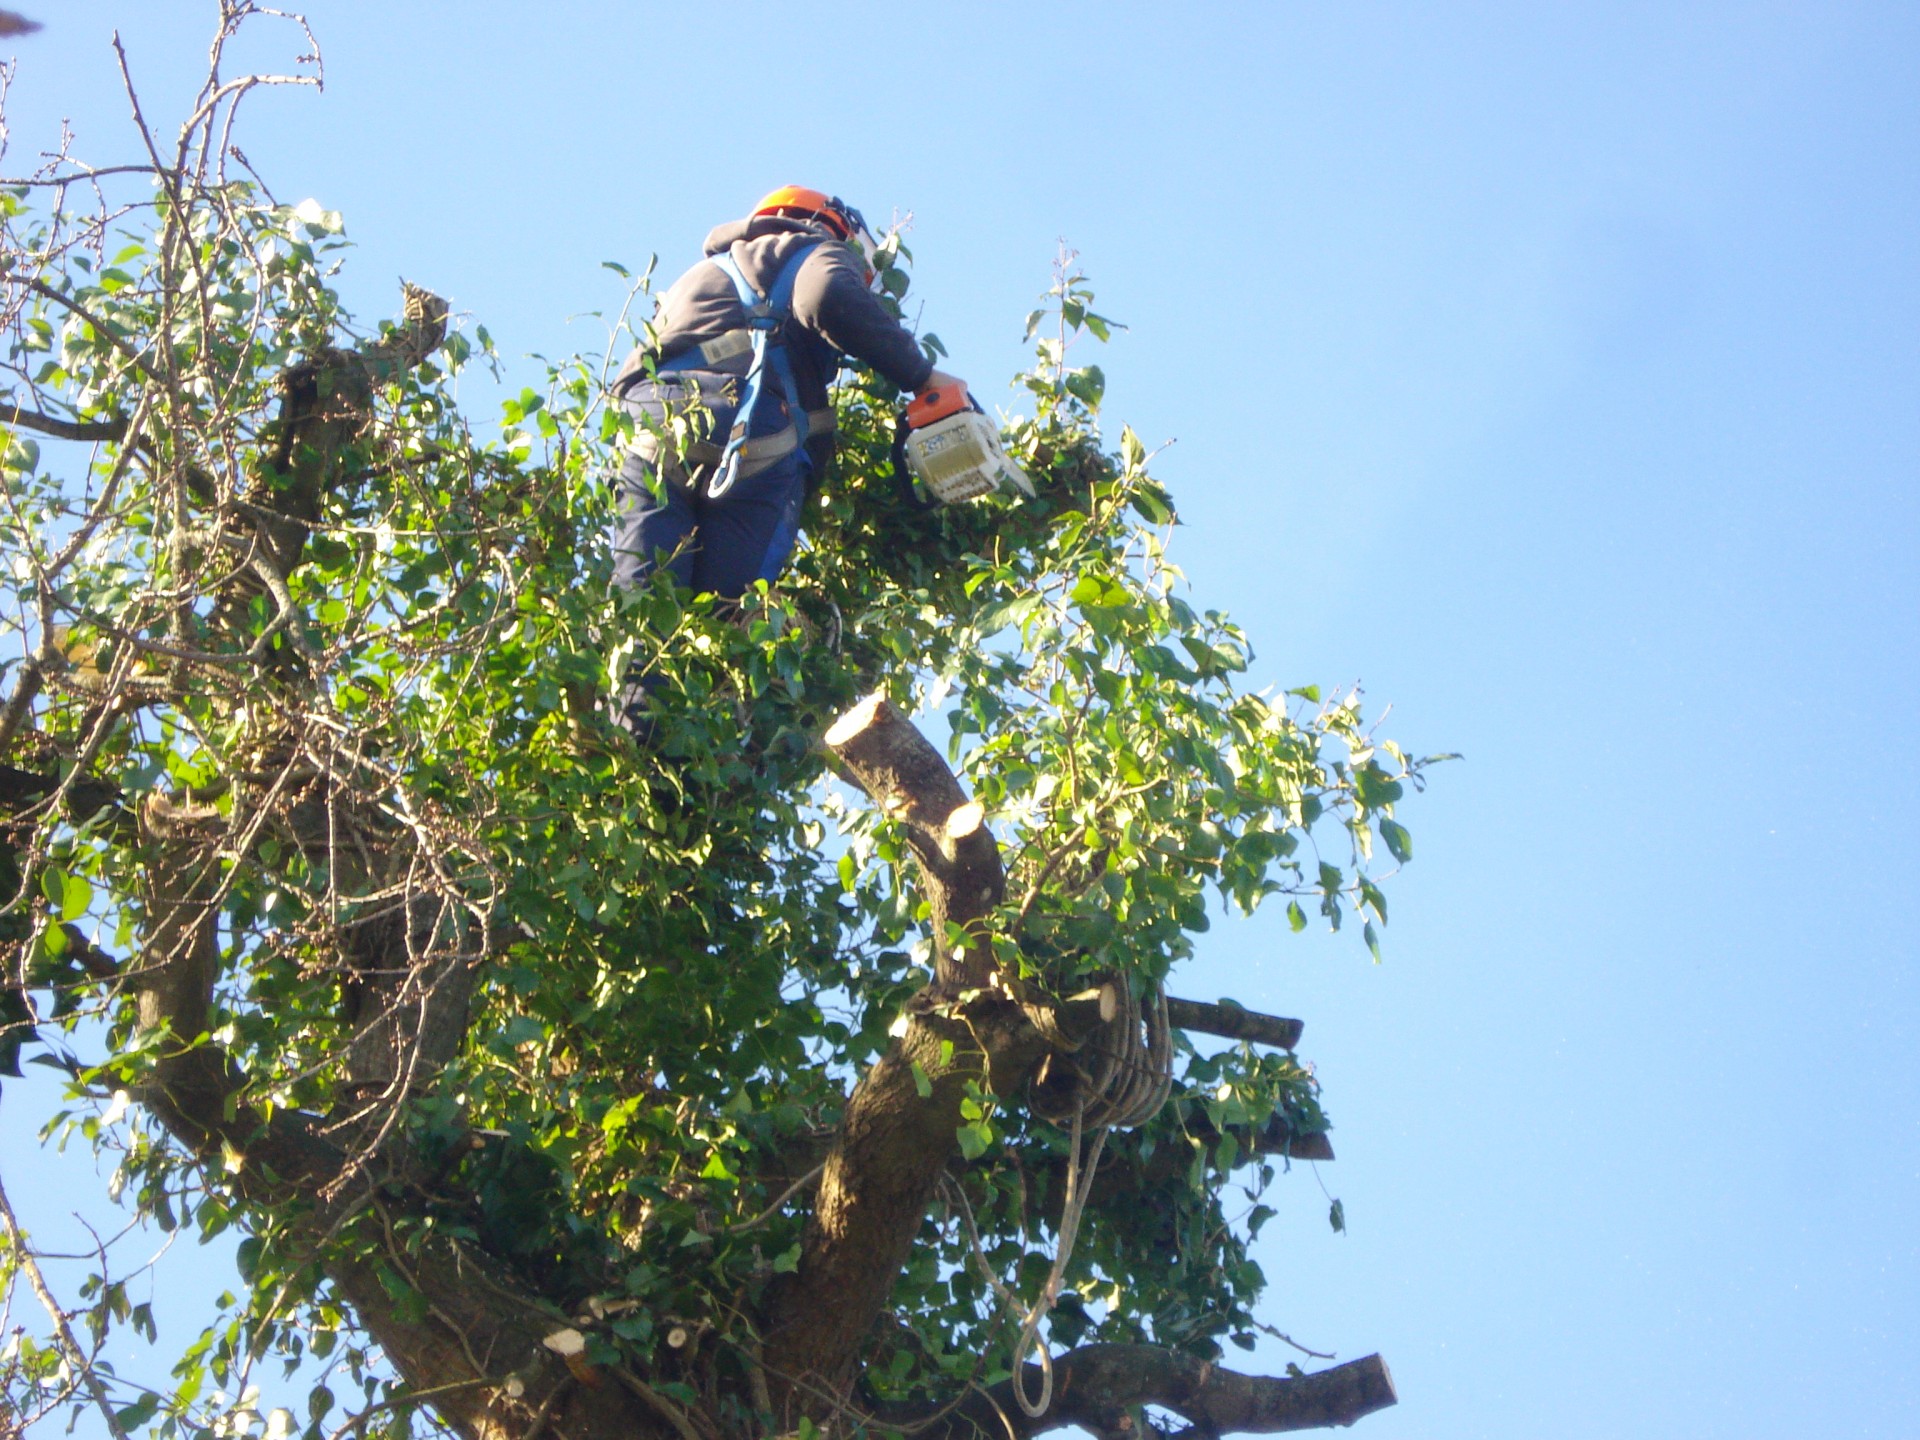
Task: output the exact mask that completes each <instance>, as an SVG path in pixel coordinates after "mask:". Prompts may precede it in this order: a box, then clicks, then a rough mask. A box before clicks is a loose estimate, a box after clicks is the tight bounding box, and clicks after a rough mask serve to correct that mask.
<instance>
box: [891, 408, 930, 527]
mask: <svg viewBox="0 0 1920 1440" xmlns="http://www.w3.org/2000/svg"><path fill="white" fill-rule="evenodd" d="M912 433H913V425H912V424H911V423H910V422H909V421H908V419H907V412H906V411H905V410H902V411H901V412H900V418H899V419H898V420H897V421H896V422H895V423H894V427H893V452H892V455H893V482H894V484H896V485H898V486H899V487H900V494H901V496H902V497H903V498H904V499H905V500H906V502H907V503H908V504H909V505H912V506H913V507H914V508H916V509H919V510H932V509H934V508H935V506H934V502H933V501H931V500H929V499H927V498H926V497H925V496H924V495H922V494H921V493H920V491H919V489H918V487H916V486H915V485H914V483H913V472H912V471H911V470H909V469H908V468H907V436H908V435H910V434H912Z"/></svg>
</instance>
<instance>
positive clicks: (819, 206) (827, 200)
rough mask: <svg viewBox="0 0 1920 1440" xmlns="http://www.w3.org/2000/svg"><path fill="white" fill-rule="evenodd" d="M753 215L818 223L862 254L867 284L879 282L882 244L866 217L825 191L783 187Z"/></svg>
mask: <svg viewBox="0 0 1920 1440" xmlns="http://www.w3.org/2000/svg"><path fill="white" fill-rule="evenodd" d="M753 213H754V214H755V215H793V216H799V217H801V218H804V219H809V220H818V221H819V222H820V223H821V224H822V225H825V226H826V227H827V228H828V229H829V230H831V231H832V232H833V233H834V234H835V235H837V236H838V237H839V238H840V239H842V240H844V241H846V243H847V244H849V245H851V246H852V247H853V248H854V250H855V251H856V252H857V253H858V254H859V256H860V261H861V263H862V264H863V265H865V266H866V269H867V284H868V285H873V284H875V283H876V282H877V281H878V279H879V276H878V275H877V273H876V271H877V270H878V268H879V266H878V256H879V251H880V242H879V241H877V240H875V239H874V238H873V231H871V230H869V229H868V228H867V222H866V219H865V217H863V216H862V215H861V214H860V212H859V211H858V210H856V209H854V208H853V206H851V205H849V204H847V202H846V201H844V200H842V199H841V198H840V197H839V196H838V195H829V194H827V193H826V192H825V191H823V190H809V189H808V188H807V187H806V186H804V185H782V186H781V187H780V188H779V189H778V190H775V191H772V192H771V193H770V194H768V195H767V196H766V197H765V198H764V199H762V200H761V201H760V203H759V204H758V205H756V206H754V207H753Z"/></svg>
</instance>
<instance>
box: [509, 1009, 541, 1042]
mask: <svg viewBox="0 0 1920 1440" xmlns="http://www.w3.org/2000/svg"><path fill="white" fill-rule="evenodd" d="M546 1034H547V1030H546V1027H545V1026H544V1025H542V1024H541V1023H540V1022H539V1021H538V1020H536V1019H534V1018H533V1016H531V1015H516V1016H514V1017H513V1018H512V1019H511V1020H509V1021H507V1025H506V1028H505V1029H504V1030H502V1031H501V1032H500V1039H501V1040H502V1041H503V1042H504V1043H505V1044H507V1045H508V1046H511V1047H518V1046H521V1045H529V1044H531V1043H533V1042H534V1041H535V1040H544V1039H545V1038H546Z"/></svg>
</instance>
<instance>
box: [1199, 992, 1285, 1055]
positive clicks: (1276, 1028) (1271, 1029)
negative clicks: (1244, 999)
mask: <svg viewBox="0 0 1920 1440" xmlns="http://www.w3.org/2000/svg"><path fill="white" fill-rule="evenodd" d="M1167 1019H1168V1020H1170V1021H1172V1022H1173V1024H1174V1025H1175V1026H1176V1027H1178V1028H1179V1029H1182V1030H1198V1031H1200V1032H1201V1033H1202V1034H1203V1035H1218V1036H1219V1037H1220V1038H1221V1039H1223V1040H1251V1041H1253V1043H1254V1044H1256V1045H1276V1046H1278V1047H1279V1048H1280V1049H1282V1050H1291V1049H1293V1047H1294V1046H1296V1045H1298V1044H1299V1043H1300V1032H1301V1031H1302V1030H1304V1029H1306V1022H1305V1021H1304V1020H1288V1019H1286V1018H1284V1017H1283V1016H1279V1015H1262V1014H1261V1013H1260V1012H1259V1011H1258V1010H1248V1009H1246V1008H1245V1007H1243V1006H1240V1005H1236V1004H1234V1003H1233V1002H1232V1001H1231V1000H1223V1001H1221V1002H1220V1003H1219V1004H1217V1005H1209V1004H1207V1003H1206V1002H1205V1001H1203V1000H1176V999H1174V998H1173V997H1172V996H1171V995H1169V996H1168V997H1167Z"/></svg>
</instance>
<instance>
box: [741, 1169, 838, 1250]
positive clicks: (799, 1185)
mask: <svg viewBox="0 0 1920 1440" xmlns="http://www.w3.org/2000/svg"><path fill="white" fill-rule="evenodd" d="M826 1169H827V1162H826V1161H824V1160H822V1161H821V1162H820V1163H819V1164H818V1165H816V1166H814V1167H813V1169H811V1170H809V1171H808V1172H807V1173H806V1174H804V1175H802V1176H801V1177H800V1178H799V1179H798V1180H796V1181H794V1182H793V1183H792V1184H791V1185H789V1186H787V1188H786V1189H784V1190H782V1191H781V1192H780V1198H779V1199H777V1200H775V1201H774V1202H773V1203H772V1204H771V1205H769V1206H767V1208H766V1209H764V1210H762V1211H761V1212H760V1213H759V1214H758V1215H756V1216H754V1217H753V1219H751V1220H748V1221H745V1222H744V1223H742V1224H739V1225H734V1226H731V1227H730V1231H731V1233H732V1234H735V1235H738V1234H739V1233H740V1232H741V1231H742V1230H751V1229H753V1227H754V1226H756V1225H760V1224H764V1223H765V1222H766V1221H768V1220H771V1219H772V1218H773V1217H774V1216H775V1215H777V1214H779V1213H780V1207H781V1206H783V1205H785V1204H786V1203H787V1201H789V1200H791V1199H792V1198H793V1197H794V1196H795V1195H798V1194H799V1193H800V1192H801V1191H802V1190H804V1189H805V1188H806V1187H807V1186H809V1185H811V1184H813V1183H814V1181H816V1180H818V1179H819V1178H820V1177H821V1176H822V1175H824V1174H825V1173H826Z"/></svg>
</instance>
